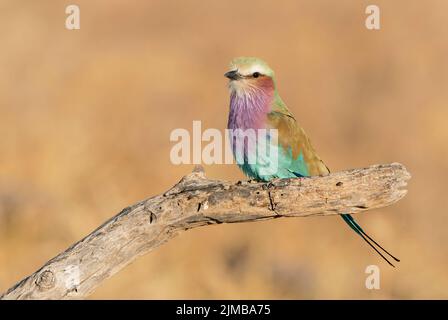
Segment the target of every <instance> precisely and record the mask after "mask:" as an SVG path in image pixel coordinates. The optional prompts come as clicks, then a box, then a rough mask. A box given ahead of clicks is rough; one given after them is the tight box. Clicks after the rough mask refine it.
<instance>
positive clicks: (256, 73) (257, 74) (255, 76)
mask: <svg viewBox="0 0 448 320" xmlns="http://www.w3.org/2000/svg"><path fill="white" fill-rule="evenodd" d="M259 76H260V72H254V73H253V74H252V77H254V78H258V77H259Z"/></svg>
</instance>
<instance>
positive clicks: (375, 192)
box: [0, 163, 410, 299]
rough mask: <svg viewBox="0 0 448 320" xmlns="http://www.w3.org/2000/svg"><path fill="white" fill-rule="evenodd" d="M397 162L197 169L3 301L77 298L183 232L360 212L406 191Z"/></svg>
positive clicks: (130, 209) (130, 210)
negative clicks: (256, 175)
mask: <svg viewBox="0 0 448 320" xmlns="http://www.w3.org/2000/svg"><path fill="white" fill-rule="evenodd" d="M409 178H410V174H409V173H408V171H407V170H406V168H405V167H404V166H403V165H401V164H398V163H393V164H388V165H374V166H371V167H368V168H365V169H354V170H348V171H344V172H338V173H333V174H330V175H328V176H322V177H311V178H300V179H282V180H274V181H271V182H269V183H261V182H251V181H249V182H238V183H236V184H235V183H230V182H224V181H216V180H209V179H207V178H206V177H205V174H204V171H203V170H202V168H200V167H197V168H196V169H195V170H194V171H193V172H192V173H191V174H189V175H187V176H185V177H184V178H182V180H181V181H180V182H179V183H178V184H176V185H175V186H174V187H173V188H171V189H170V190H168V191H167V192H165V193H164V194H162V195H158V196H154V197H152V198H149V199H147V200H143V201H141V202H138V203H136V204H134V205H132V206H129V207H127V208H126V209H124V210H122V211H121V212H120V213H118V214H117V215H116V216H114V217H113V218H111V219H110V220H109V221H107V222H105V223H104V224H103V225H102V226H100V227H99V228H98V229H96V230H95V231H93V232H92V233H91V234H89V235H88V236H87V237H85V238H84V239H82V240H80V241H79V242H77V243H75V244H74V245H72V246H71V247H70V248H68V249H67V250H66V251H64V252H62V253H61V254H59V255H57V256H56V257H55V258H53V259H52V260H50V261H48V262H47V263H46V264H45V265H44V266H43V267H42V268H40V269H39V270H37V271H36V272H35V273H33V274H32V275H30V276H29V277H27V278H25V279H24V280H22V281H20V282H19V283H17V284H16V285H14V286H13V287H12V288H10V289H9V290H8V291H7V292H6V293H4V294H3V295H2V296H1V297H0V298H2V299H79V298H83V297H86V296H87V295H88V294H90V293H91V292H92V291H93V290H94V289H95V288H96V287H97V286H99V285H100V284H101V282H102V281H104V280H105V279H107V278H109V277H111V276H112V275H113V274H115V273H117V272H118V271H119V270H121V269H122V268H123V267H125V266H126V265H127V264H129V263H130V262H132V261H133V260H134V259H136V258H137V257H138V256H140V255H143V254H145V253H148V252H149V251H151V250H153V249H155V248H156V247H158V246H160V245H162V244H163V243H165V242H166V241H168V240H169V239H171V238H173V237H174V236H176V235H177V234H179V233H180V232H182V231H185V230H188V229H191V228H195V227H200V226H205V225H210V224H219V223H234V222H249V221H259V220H267V219H273V218H279V217H306V216H312V215H330V214H341V213H357V212H360V211H365V210H370V209H374V208H380V207H384V206H388V205H390V204H392V203H394V202H396V201H398V200H400V199H401V198H402V197H404V195H405V194H406V192H407V191H406V190H404V189H403V188H404V187H405V186H406V185H407V183H406V180H408V179H409Z"/></svg>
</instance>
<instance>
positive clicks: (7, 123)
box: [0, 0, 448, 299]
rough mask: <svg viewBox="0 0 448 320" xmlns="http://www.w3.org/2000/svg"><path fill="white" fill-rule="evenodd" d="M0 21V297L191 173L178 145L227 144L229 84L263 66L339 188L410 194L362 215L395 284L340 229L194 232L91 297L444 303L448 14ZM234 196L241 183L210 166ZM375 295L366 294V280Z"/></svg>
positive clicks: (423, 8) (226, 5)
mask: <svg viewBox="0 0 448 320" xmlns="http://www.w3.org/2000/svg"><path fill="white" fill-rule="evenodd" d="M72 3H73V2H71V1H70V2H66V1H16V0H14V1H13V0H9V1H5V0H3V1H2V2H1V3H0V41H1V50H0V291H4V290H6V289H7V288H8V287H10V286H11V285H13V284H14V283H15V282H16V281H18V280H20V279H22V278H23V277H24V276H26V275H28V274H30V273H31V272H33V271H35V269H37V268H38V267H40V266H41V265H42V264H43V263H44V262H46V261H47V260H48V259H50V258H52V257H53V256H55V255H56V254H57V253H59V252H60V251H62V250H63V249H65V248H67V247H68V246H69V245H70V244H72V243H73V242H75V241H77V240H79V239H80V238H81V237H83V236H85V235H86V234H88V233H89V232H91V231H92V230H93V229H94V228H95V227H97V226H98V225H99V224H101V223H102V222H103V221H105V220H106V219H107V218H109V217H111V216H112V215H113V214H115V213H117V212H118V211H120V210H121V209H122V208H123V207H125V206H127V205H128V204H131V203H133V202H136V201H137V200H141V199H143V198H146V197H148V196H151V195H154V194H157V193H160V192H163V191H164V190H166V189H167V188H168V187H170V186H171V185H173V184H174V183H175V182H177V181H178V180H179V178H180V177H181V176H182V175H184V174H185V173H188V172H189V171H190V170H191V167H192V166H187V165H185V166H174V165H172V164H171V163H170V160H169V150H170V148H171V147H172V145H173V144H172V143H170V141H169V133H170V132H171V130H173V129H175V128H191V125H192V121H193V120H202V121H203V128H210V127H214V128H220V129H224V128H225V126H226V122H227V111H228V92H227V88H226V79H225V78H224V77H223V73H224V72H225V71H226V68H227V65H228V62H229V61H230V60H231V59H232V58H233V57H235V56H239V55H255V56H258V57H261V58H263V59H265V60H266V61H268V63H269V64H270V65H271V67H272V68H274V70H275V71H276V73H277V80H278V85H279V89H280V93H281V95H282V97H283V99H284V100H285V101H286V103H287V104H288V105H289V107H290V109H291V110H292V111H293V113H294V114H295V115H296V118H297V119H298V120H299V122H300V123H301V124H302V126H303V127H304V128H305V129H306V130H307V132H308V133H309V134H310V135H311V137H312V140H313V142H314V144H315V146H316V148H317V150H318V151H319V153H320V155H321V156H322V158H323V159H325V160H326V162H327V164H328V166H329V167H330V168H331V169H332V170H333V171H337V170H343V169H347V168H353V167H363V166H368V165H371V164H375V163H387V162H395V161H396V162H401V163H403V164H405V165H406V166H407V167H408V169H409V170H410V171H411V173H412V175H413V178H412V180H411V182H410V191H409V194H408V195H407V196H406V198H405V199H404V200H403V201H400V202H399V203H397V204H396V205H394V206H392V207H388V208H386V209H382V210H376V211H375V212H371V213H369V214H366V215H358V219H359V221H360V223H361V224H362V225H363V226H365V229H367V230H368V231H369V232H370V233H371V234H373V235H374V236H375V237H376V238H377V239H379V240H380V241H381V242H382V243H383V244H384V245H385V246H386V247H387V248H389V249H391V251H392V252H394V253H396V254H397V255H398V256H399V257H400V258H402V262H401V263H400V264H399V267H398V268H397V269H393V268H390V267H389V266H387V265H386V264H385V263H384V262H383V261H382V260H381V259H380V258H379V257H377V256H376V255H375V254H374V253H373V252H372V250H370V249H369V248H368V247H367V246H366V245H365V244H364V243H363V242H362V240H361V239H360V238H359V237H357V236H356V235H355V234H354V233H353V232H352V231H351V230H350V229H349V228H348V227H347V226H345V225H344V223H343V222H342V220H340V219H339V218H338V217H326V218H322V217H316V218H306V219H285V220H282V219H280V220H276V221H269V222H260V223H252V224H235V225H220V226H211V227H206V228H201V229H195V230H192V231H188V232H186V233H184V234H182V235H181V236H179V237H177V238H175V239H173V240H172V241H170V242H169V243H167V244H166V245H164V246H162V247H160V248H158V249H157V250H156V251H154V252H152V253H151V254H148V255H146V256H144V257H142V258H140V259H138V260H137V261H135V262H134V263H133V264H131V265H130V266H128V267H127V268H126V269H124V270H122V271H121V272H120V273H119V274H117V275H116V276H114V277H113V278H111V279H109V280H107V281H106V282H105V283H104V284H103V285H102V286H101V287H100V288H98V289H97V290H96V292H95V293H94V294H93V295H92V298H145V299H153V298H193V299H196V298H274V299H276V298H299V299H301V298H309V299H314V298H329V299H333V298H343V299H345V298H362V299H377V298H394V299H396V298H404V299H408V298H448V289H447V288H448V271H447V263H448V254H447V249H446V244H447V243H448V235H447V232H446V230H447V221H448V218H447V209H446V208H447V203H446V201H447V192H446V185H447V183H448V182H447V181H448V175H447V170H448V161H447V160H448V159H447V158H448V143H447V142H448V127H447V125H448V121H447V118H448V106H447V103H448V90H447V89H448V88H447V83H448V64H447V58H448V41H447V40H448V27H447V16H448V2H447V1H442V0H440V1H436V0H434V1H412V2H410V1H405V0H402V1H385V0H384V1H379V0H376V1H374V3H375V4H377V5H379V6H380V8H381V30H380V31H369V30H367V29H366V28H365V26H364V20H365V18H366V14H365V13H364V10H365V8H366V5H367V4H371V2H370V1H369V2H365V1H354V0H353V1H330V0H328V1H316V0H309V1H297V0H290V1H273V0H270V1H260V0H257V1H235V0H231V1H228V0H226V1H199V0H196V1H165V0H164V1H161V0H160V1H110V0H107V1H106V0H104V1H87V0H85V1H76V2H74V3H76V4H78V5H79V6H80V9H81V30H78V31H69V30H66V29H65V18H66V14H65V7H66V6H67V5H69V4H72ZM206 170H207V174H208V176H210V177H212V178H219V179H226V180H238V179H243V176H242V174H241V173H240V172H239V171H238V169H237V168H236V167H235V166H230V165H215V166H208V167H207V168H206ZM370 264H377V265H378V266H380V268H381V290H376V291H375V290H373V291H370V290H367V289H366V288H365V285H364V282H365V278H366V274H365V273H364V270H365V268H366V266H367V265H370Z"/></svg>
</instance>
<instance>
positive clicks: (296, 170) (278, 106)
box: [224, 57, 400, 267]
mask: <svg viewBox="0 0 448 320" xmlns="http://www.w3.org/2000/svg"><path fill="white" fill-rule="evenodd" d="M224 76H225V77H227V78H228V87H229V93H230V106H229V115H228V123H227V129H228V131H229V132H230V136H231V137H230V144H231V148H232V151H233V156H234V158H235V159H236V160H237V161H236V163H237V165H238V166H239V168H240V169H241V170H242V171H243V173H244V174H245V175H246V176H247V177H249V178H250V179H254V180H258V181H264V182H268V181H270V180H272V179H276V178H280V179H283V178H306V177H310V176H316V175H327V174H329V173H330V170H329V169H328V167H327V166H326V165H325V163H324V162H323V161H322V159H321V158H320V157H319V156H318V154H317V152H316V150H315V149H314V147H313V146H312V144H311V141H310V138H309V137H308V135H307V134H306V133H305V131H304V129H303V128H302V127H301V126H300V125H299V124H298V122H297V121H296V118H295V116H294V115H293V114H292V113H291V111H290V110H289V109H288V107H287V106H286V104H285V103H284V102H283V100H282V98H281V97H280V95H279V93H278V90H277V82H276V79H275V74H274V71H273V70H272V69H271V68H270V67H269V65H268V64H267V63H266V62H265V61H263V60H262V59H259V58H256V57H238V58H234V59H233V60H232V61H231V62H230V67H229V69H228V71H227V72H226V73H225V74H224ZM248 132H249V133H251V132H252V133H254V132H262V134H256V135H254V134H252V135H251V134H248ZM340 216H341V217H342V219H343V220H344V222H345V223H346V224H347V225H348V226H349V227H350V228H351V229H352V230H353V231H354V232H355V233H356V234H357V235H359V236H360V237H361V238H362V239H363V240H364V241H365V242H366V243H367V244H368V245H369V246H370V247H371V248H373V250H375V251H376V253H377V254H379V255H380V256H381V257H382V258H383V259H384V260H385V261H386V262H387V263H388V264H389V265H390V266H392V267H395V265H394V264H393V263H392V262H391V261H390V258H392V259H393V260H395V261H396V262H399V261H400V260H399V259H398V258H396V257H395V256H394V255H392V254H391V253H389V252H388V251H387V250H386V249H384V248H383V247H382V246H381V245H380V244H378V242H376V241H375V240H374V239H373V238H372V237H370V236H369V235H368V234H367V233H366V232H365V231H364V230H363V228H361V226H360V225H359V224H358V223H357V222H356V221H355V219H354V218H353V217H352V215H350V214H349V213H347V214H341V215H340ZM386 256H388V257H389V259H388V258H387V257H386Z"/></svg>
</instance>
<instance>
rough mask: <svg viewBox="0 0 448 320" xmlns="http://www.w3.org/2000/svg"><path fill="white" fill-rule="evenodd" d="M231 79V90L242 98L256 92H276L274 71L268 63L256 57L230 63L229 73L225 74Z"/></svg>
mask: <svg viewBox="0 0 448 320" xmlns="http://www.w3.org/2000/svg"><path fill="white" fill-rule="evenodd" d="M224 75H225V76H226V77H227V78H229V88H230V90H231V92H235V93H236V94H237V95H239V96H241V95H244V94H252V93H253V92H254V91H257V90H263V91H274V90H275V80H274V71H272V69H271V68H270V67H269V66H268V64H267V63H266V62H264V61H263V60H261V59H259V58H255V57H239V58H235V59H233V60H232V62H230V68H229V71H228V72H226V73H225V74H224Z"/></svg>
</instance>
